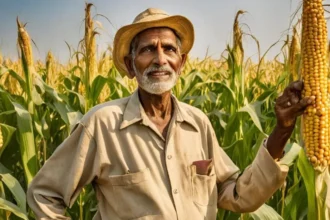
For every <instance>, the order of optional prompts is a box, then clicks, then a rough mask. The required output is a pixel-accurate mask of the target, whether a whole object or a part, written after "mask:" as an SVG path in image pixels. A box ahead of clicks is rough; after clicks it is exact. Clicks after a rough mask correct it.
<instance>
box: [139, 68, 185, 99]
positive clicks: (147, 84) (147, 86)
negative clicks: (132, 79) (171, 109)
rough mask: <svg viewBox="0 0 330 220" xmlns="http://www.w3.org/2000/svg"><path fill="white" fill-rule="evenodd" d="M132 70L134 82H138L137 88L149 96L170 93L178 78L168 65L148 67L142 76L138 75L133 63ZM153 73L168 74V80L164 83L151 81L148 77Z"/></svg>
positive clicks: (155, 80)
mask: <svg viewBox="0 0 330 220" xmlns="http://www.w3.org/2000/svg"><path fill="white" fill-rule="evenodd" d="M133 69H134V71H135V76H136V80H137V81H138V84H139V86H140V87H141V88H142V89H143V90H145V91H146V92H148V93H150V94H156V95H160V94H163V93H164V92H167V91H170V90H171V89H172V88H173V87H174V86H175V84H176V82H177V80H178V78H179V74H178V73H176V72H175V71H174V70H173V69H172V67H170V66H169V65H166V66H161V67H149V68H147V69H146V70H145V71H144V72H143V74H140V73H139V72H138V71H137V69H136V66H135V63H134V62H133ZM153 71H167V72H169V78H168V79H167V80H166V81H161V80H157V79H152V78H151V77H149V76H148V75H149V73H150V72H153Z"/></svg>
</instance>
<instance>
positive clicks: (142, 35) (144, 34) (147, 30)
mask: <svg viewBox="0 0 330 220" xmlns="http://www.w3.org/2000/svg"><path fill="white" fill-rule="evenodd" d="M152 31H170V32H172V33H173V35H174V36H175V38H176V39H178V40H180V38H179V36H178V34H177V33H176V32H175V30H173V29H171V28H169V27H153V28H148V29H145V30H143V31H141V32H139V33H138V34H137V35H135V37H134V38H133V40H132V42H131V48H132V47H136V46H137V43H138V42H139V41H140V40H141V38H143V37H145V36H146V34H147V33H150V32H152Z"/></svg>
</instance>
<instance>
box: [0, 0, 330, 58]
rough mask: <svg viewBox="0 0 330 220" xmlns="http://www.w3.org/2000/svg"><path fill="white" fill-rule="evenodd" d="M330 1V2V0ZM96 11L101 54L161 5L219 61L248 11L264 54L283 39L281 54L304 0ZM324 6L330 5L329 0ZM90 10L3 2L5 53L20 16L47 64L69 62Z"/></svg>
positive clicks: (209, 1)
mask: <svg viewBox="0 0 330 220" xmlns="http://www.w3.org/2000/svg"><path fill="white" fill-rule="evenodd" d="M329 1H330V0H329ZM88 2H90V3H93V4H94V5H95V7H94V8H93V9H92V12H93V13H94V14H102V15H104V16H106V17H107V18H108V19H109V20H110V21H111V23H112V24H113V27H112V25H111V24H110V23H109V22H108V21H107V20H106V19H104V18H103V17H102V16H96V17H95V19H96V20H98V21H99V23H100V24H102V30H99V32H100V35H99V36H98V38H97V42H98V50H99V51H102V50H104V48H107V47H108V45H109V44H110V45H111V44H112V40H113V38H114V35H115V32H116V30H118V29H119V28H120V27H121V26H123V25H125V24H128V23H131V22H132V21H133V19H134V17H135V16H136V15H137V14H138V13H140V12H141V11H143V10H145V9H146V8H148V7H157V8H161V9H163V10H165V11H167V12H168V13H170V14H180V15H183V16H186V17H188V18H189V19H190V20H191V21H192V23H193V24H194V27H195V44H194V47H193V49H192V51H191V56H192V57H201V58H202V57H204V56H205V54H206V51H207V48H209V49H208V53H209V55H212V56H213V57H214V58H218V57H220V54H221V53H222V52H223V50H224V49H225V47H226V44H227V43H228V42H230V41H231V38H232V35H231V34H232V32H231V29H232V24H233V20H234V17H235V14H236V12H237V11H238V10H245V11H247V13H246V14H245V15H243V16H242V17H241V19H240V21H241V22H242V23H245V24H247V25H248V26H249V28H248V27H247V26H245V27H244V30H245V31H250V32H251V33H252V34H253V35H254V36H255V37H256V38H257V39H258V40H259V42H260V46H261V49H262V51H266V50H267V48H268V47H270V46H271V45H272V44H273V43H275V42H276V41H278V40H282V42H281V43H279V44H278V46H276V47H274V48H273V49H271V51H270V53H269V55H268V58H269V59H272V58H273V57H274V56H275V55H276V54H278V53H279V52H280V47H281V46H282V44H283V40H284V39H285V34H287V33H288V28H289V25H290V20H291V18H292V14H293V13H294V11H295V10H296V9H297V8H298V7H299V5H300V4H301V2H302V0H272V1H270V0H191V1H188V0H186V1H184V0H181V1H180V0H176V1H175V0H167V1H165V0H153V1H152V0H120V1H114V0H90V1H88ZM324 3H329V2H327V1H324ZM84 7H85V1H82V0H0V21H1V22H0V51H1V53H2V54H3V55H4V56H6V57H10V58H12V59H15V58H17V47H16V38H17V29H16V17H17V16H18V17H19V19H20V20H21V21H22V22H23V23H27V26H26V29H27V30H28V32H29V34H30V37H31V38H32V39H33V41H34V42H35V44H36V46H37V47H34V48H33V49H34V56H35V58H37V59H42V60H44V57H45V56H46V54H47V52H48V51H49V50H51V51H52V52H53V53H54V55H55V57H56V58H57V59H60V60H61V61H62V62H65V61H67V60H68V58H69V52H68V48H67V46H66V44H65V42H68V43H69V44H70V45H71V46H73V47H74V48H77V45H78V43H79V41H80V40H81V39H82V37H83V34H84V33H83V32H84V24H83V19H84ZM244 49H245V51H246V54H247V56H252V57H254V58H256V54H257V47H256V45H255V43H254V42H253V41H252V40H251V38H249V37H247V36H246V37H245V38H244Z"/></svg>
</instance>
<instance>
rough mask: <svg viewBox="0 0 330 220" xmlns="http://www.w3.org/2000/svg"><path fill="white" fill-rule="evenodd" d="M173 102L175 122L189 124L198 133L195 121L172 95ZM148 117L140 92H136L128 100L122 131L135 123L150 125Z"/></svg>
mask: <svg viewBox="0 0 330 220" xmlns="http://www.w3.org/2000/svg"><path fill="white" fill-rule="evenodd" d="M172 100H173V103H174V114H173V117H174V120H175V121H177V122H187V123H188V124H189V125H191V126H192V127H193V128H194V129H195V130H196V131H198V126H197V124H196V122H195V121H194V119H193V118H192V117H191V116H190V115H189V114H188V113H187V112H186V110H184V109H183V108H182V106H181V105H182V104H181V103H180V102H179V101H178V100H177V98H176V97H175V96H174V95H172ZM148 121H149V119H148V116H147V115H146V113H145V111H144V109H143V106H142V104H141V102H140V98H139V93H138V90H136V91H135V92H134V93H133V94H132V95H131V97H130V99H129V100H128V103H127V105H126V108H125V110H124V114H123V121H122V123H121V124H120V129H124V128H126V127H128V126H130V125H132V124H134V123H137V122H142V124H145V125H148Z"/></svg>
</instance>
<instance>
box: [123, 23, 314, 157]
mask: <svg viewBox="0 0 330 220" xmlns="http://www.w3.org/2000/svg"><path fill="white" fill-rule="evenodd" d="M186 58H187V56H186V54H181V53H180V50H179V47H178V45H177V42H176V36H175V34H174V32H173V31H172V30H171V29H168V28H153V29H148V30H145V31H143V32H141V33H140V34H139V35H138V42H137V44H136V52H135V58H134V59H133V57H132V55H128V56H126V57H125V64H126V67H127V70H128V76H129V77H130V78H134V77H136V76H137V74H143V72H144V70H145V69H147V68H148V67H150V66H162V65H170V66H171V67H172V68H173V70H175V72H177V73H179V72H180V70H181V68H182V67H183V66H184V64H185V61H186ZM133 62H134V64H135V67H136V70H137V72H135V70H134V68H133ZM150 77H153V79H159V80H166V79H167V78H166V75H165V76H161V77H159V76H157V74H156V73H155V75H153V74H151V75H150ZM302 89H303V82H302V81H296V82H293V83H291V84H290V85H289V86H288V87H287V88H286V89H285V90H284V92H283V94H282V95H281V96H280V97H278V98H277V99H276V103H275V113H276V119H277V124H276V126H275V128H274V130H273V132H272V133H271V134H270V135H269V137H268V141H267V150H268V152H269V153H270V155H271V156H272V157H273V158H274V159H278V158H281V157H282V156H283V149H284V147H285V144H286V142H287V141H288V139H289V138H290V136H291V134H292V131H293V130H294V126H295V122H296V119H297V117H298V116H300V115H301V114H302V113H303V112H304V110H305V109H306V107H307V106H308V105H311V104H313V102H314V98H313V97H305V98H302V97H301V92H302ZM139 96H140V100H141V103H142V105H143V108H144V110H145V112H146V114H147V115H148V117H149V118H150V120H151V121H152V122H153V123H154V124H155V125H156V127H157V128H158V130H159V132H160V133H161V134H162V135H163V137H164V138H166V134H167V130H168V126H169V122H170V120H171V117H172V111H173V108H172V101H171V92H170V91H166V92H164V93H162V94H160V95H155V94H150V93H148V92H146V91H144V90H143V89H142V88H141V87H139Z"/></svg>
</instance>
